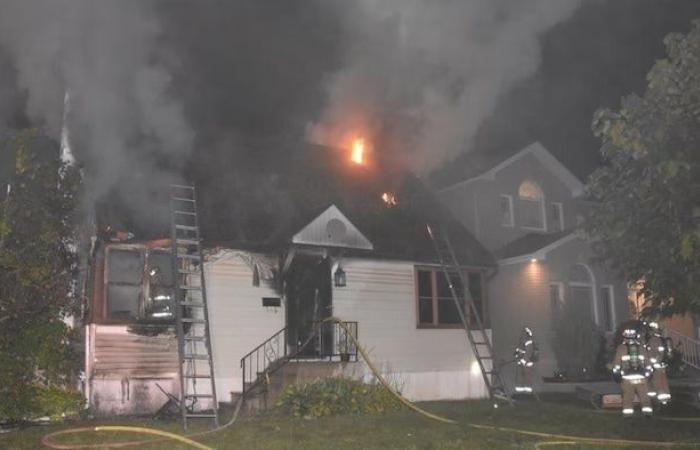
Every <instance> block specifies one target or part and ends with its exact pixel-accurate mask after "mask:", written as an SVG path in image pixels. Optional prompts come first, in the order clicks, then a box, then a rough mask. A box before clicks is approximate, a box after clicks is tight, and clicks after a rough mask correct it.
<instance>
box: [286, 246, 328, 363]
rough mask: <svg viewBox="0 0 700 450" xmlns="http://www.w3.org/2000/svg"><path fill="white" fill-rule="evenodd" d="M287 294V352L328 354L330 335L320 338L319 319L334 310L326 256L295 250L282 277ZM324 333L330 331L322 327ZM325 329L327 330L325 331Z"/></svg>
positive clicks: (316, 355) (312, 354)
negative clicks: (297, 252)
mask: <svg viewBox="0 0 700 450" xmlns="http://www.w3.org/2000/svg"><path fill="white" fill-rule="evenodd" d="M285 291H286V292H285V294H286V297H287V342H288V343H289V346H290V349H289V350H290V353H291V354H294V353H296V352H297V351H298V350H300V353H299V356H301V357H307V358H314V357H321V356H324V355H329V354H331V353H332V350H333V349H332V348H321V346H322V345H321V343H323V346H324V347H328V346H332V343H333V339H332V336H324V338H323V339H319V336H318V335H317V333H316V330H317V329H318V323H319V322H320V321H322V320H323V319H326V318H328V317H330V316H331V315H332V314H333V301H332V288H331V267H330V261H329V259H328V258H324V257H322V256H319V255H304V254H298V255H296V257H295V258H294V262H292V265H291V267H290V269H289V272H288V273H287V276H286V277H285ZM323 330H324V331H323V332H324V333H329V332H332V330H331V327H323ZM326 330H327V331H326Z"/></svg>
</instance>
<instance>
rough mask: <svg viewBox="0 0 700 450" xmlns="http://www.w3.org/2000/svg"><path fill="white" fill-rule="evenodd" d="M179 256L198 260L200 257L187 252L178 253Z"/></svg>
mask: <svg viewBox="0 0 700 450" xmlns="http://www.w3.org/2000/svg"><path fill="white" fill-rule="evenodd" d="M177 257H178V258H186V259H196V260H197V261H199V259H200V258H199V255H188V254H186V253H178V254H177Z"/></svg>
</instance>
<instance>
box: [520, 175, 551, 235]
mask: <svg viewBox="0 0 700 450" xmlns="http://www.w3.org/2000/svg"><path fill="white" fill-rule="evenodd" d="M518 197H519V200H520V202H519V205H518V206H519V208H518V213H519V214H518V224H519V225H520V226H521V227H522V228H527V229H531V230H539V231H546V230H547V227H546V219H545V209H544V194H543V193H542V189H540V187H539V185H538V184H537V183H535V182H534V181H531V180H525V181H523V182H522V183H521V184H520V187H519V188H518Z"/></svg>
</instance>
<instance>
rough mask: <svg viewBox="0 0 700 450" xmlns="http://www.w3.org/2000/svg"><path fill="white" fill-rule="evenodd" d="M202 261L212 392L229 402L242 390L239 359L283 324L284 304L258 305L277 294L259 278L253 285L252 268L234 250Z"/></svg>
mask: <svg viewBox="0 0 700 450" xmlns="http://www.w3.org/2000/svg"><path fill="white" fill-rule="evenodd" d="M228 253H229V256H225V257H223V258H221V259H218V260H215V261H213V262H209V263H206V264H205V277H206V282H207V302H208V308H209V327H210V334H211V345H212V356H213V359H214V375H215V379H216V392H217V397H218V399H219V401H221V402H229V401H231V393H232V392H241V390H242V372H241V367H240V360H241V358H242V357H243V356H244V355H245V354H246V353H248V352H250V351H251V350H253V349H254V348H255V347H257V346H258V345H259V344H261V343H262V342H263V341H265V340H266V339H268V338H269V337H271V336H272V335H273V334H275V333H276V332H277V331H279V330H281V329H282V328H284V326H285V312H284V304H283V303H281V305H282V306H280V307H264V306H262V298H263V297H279V294H278V293H277V292H276V291H275V290H274V289H272V288H271V287H270V286H268V285H267V284H266V281H265V280H264V279H262V276H261V279H260V286H259V287H256V286H253V270H252V269H251V267H250V266H249V265H248V264H247V263H246V262H245V261H244V260H243V259H242V258H240V257H238V256H235V255H234V253H235V252H234V251H230V252H228Z"/></svg>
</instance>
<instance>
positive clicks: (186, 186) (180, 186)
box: [170, 184, 194, 191]
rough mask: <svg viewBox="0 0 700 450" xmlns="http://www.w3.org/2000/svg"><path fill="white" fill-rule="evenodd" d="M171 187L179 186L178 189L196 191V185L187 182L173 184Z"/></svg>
mask: <svg viewBox="0 0 700 450" xmlns="http://www.w3.org/2000/svg"><path fill="white" fill-rule="evenodd" d="M170 187H171V188H177V189H191V190H193V191H194V186H193V185H187V184H171V185H170Z"/></svg>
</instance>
